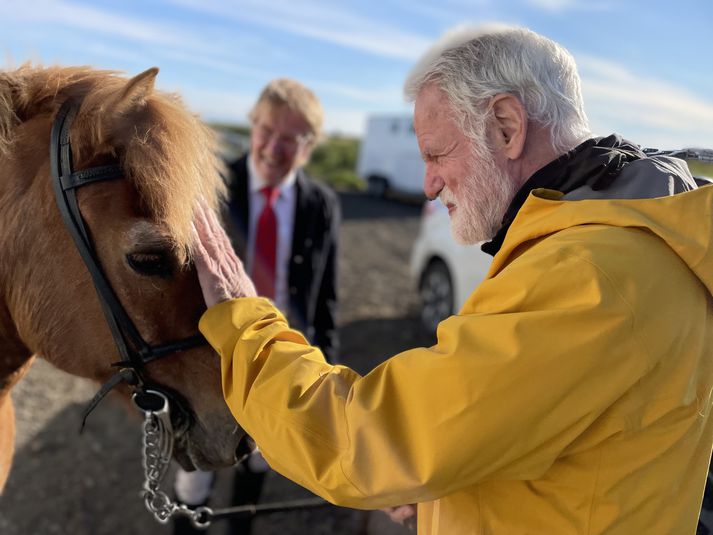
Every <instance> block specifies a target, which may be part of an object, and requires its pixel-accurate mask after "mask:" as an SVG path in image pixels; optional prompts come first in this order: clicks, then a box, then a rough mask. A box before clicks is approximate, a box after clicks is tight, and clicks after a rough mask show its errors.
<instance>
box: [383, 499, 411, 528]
mask: <svg viewBox="0 0 713 535" xmlns="http://www.w3.org/2000/svg"><path fill="white" fill-rule="evenodd" d="M382 511H384V512H385V513H386V514H387V515H389V518H391V520H393V521H394V522H396V523H397V524H401V525H402V526H406V527H407V528H409V530H411V531H416V505H415V504H408V505H399V506H398V507H388V508H386V509H382Z"/></svg>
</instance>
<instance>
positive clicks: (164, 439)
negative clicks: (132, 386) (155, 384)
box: [132, 390, 212, 529]
mask: <svg viewBox="0 0 713 535" xmlns="http://www.w3.org/2000/svg"><path fill="white" fill-rule="evenodd" d="M132 399H133V401H134V404H135V405H136V406H137V407H138V408H139V409H140V410H141V411H143V413H144V425H143V431H144V488H143V491H142V497H143V498H144V503H145V504H146V508H147V509H148V510H149V512H150V513H151V514H152V515H153V516H154V518H155V519H156V520H158V521H159V522H160V523H161V524H165V523H166V522H168V521H169V519H170V518H171V517H172V516H187V517H188V518H189V519H190V521H191V523H192V524H193V526H195V527H196V528H198V529H205V528H207V527H208V526H209V525H210V523H211V520H210V517H211V514H212V510H211V509H210V508H209V507H205V506H203V507H198V508H196V509H191V508H189V507H188V506H186V505H183V504H179V503H177V502H175V501H173V500H172V499H171V498H170V497H169V495H168V494H166V493H165V492H164V491H162V490H161V482H162V481H163V478H164V477H165V475H166V472H167V471H168V467H169V465H170V463H171V454H172V453H173V439H174V435H173V427H172V425H171V413H170V408H169V407H170V406H169V403H168V398H167V397H166V396H165V395H164V394H162V393H161V392H158V391H156V390H146V391H144V392H139V393H136V394H134V396H133V397H132Z"/></svg>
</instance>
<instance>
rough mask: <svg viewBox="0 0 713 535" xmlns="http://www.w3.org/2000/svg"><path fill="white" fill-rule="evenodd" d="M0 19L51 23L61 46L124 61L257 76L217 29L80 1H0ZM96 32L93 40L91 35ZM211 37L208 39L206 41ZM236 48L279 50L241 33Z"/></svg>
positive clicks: (227, 36) (244, 52)
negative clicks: (170, 62) (167, 61)
mask: <svg viewBox="0 0 713 535" xmlns="http://www.w3.org/2000/svg"><path fill="white" fill-rule="evenodd" d="M0 18H1V19H3V21H4V22H5V23H12V22H15V23H18V24H25V25H27V24H51V25H52V27H53V28H55V29H59V30H70V32H71V33H70V32H65V33H66V34H63V38H62V42H61V45H62V46H63V47H69V48H73V49H80V50H88V51H91V52H96V53H99V52H102V51H103V52H104V53H105V56H106V57H110V58H114V59H120V60H124V61H132V62H136V61H137V60H138V61H155V60H154V59H153V58H154V57H164V58H171V59H174V60H178V61H183V62H186V63H191V64H198V65H203V66H206V67H209V68H212V69H215V70H217V71H221V72H227V73H230V74H249V75H251V76H255V75H261V73H260V71H259V70H258V69H251V68H250V67H247V66H244V65H242V64H238V63H237V62H236V61H235V59H234V58H235V57H236V55H237V54H236V52H235V43H234V40H235V36H234V34H232V33H230V34H228V33H225V32H224V31H220V30H218V29H216V28H207V27H205V26H202V27H197V26H186V25H180V24H166V23H163V22H159V21H155V20H149V19H141V18H137V17H130V16H125V15H122V14H120V13H117V12H113V11H110V10H105V9H101V8H94V7H91V6H87V5H81V4H78V3H76V2H72V1H68V0H51V1H50V0H38V1H35V2H33V3H22V4H20V3H14V2H13V3H12V5H10V4H9V3H3V2H0ZM95 34H96V35H97V36H99V37H98V38H96V39H94V38H92V35H95ZM206 35H210V36H211V38H210V39H206V37H205V36H206ZM107 37H113V38H115V39H116V38H118V39H119V40H121V41H124V42H126V41H129V42H132V43H133V44H139V45H149V46H150V56H151V57H146V56H147V54H142V53H140V52H136V47H135V46H134V47H127V51H125V52H122V48H121V47H120V46H119V45H108V44H107V42H109V41H110V40H109V39H107ZM239 50H240V52H241V55H242V56H243V57H246V56H250V54H251V51H254V50H260V52H261V53H262V54H269V55H271V57H276V56H279V55H280V54H282V53H281V52H280V50H279V49H277V48H276V47H274V46H271V45H270V44H269V43H266V42H265V41H264V40H263V39H262V38H260V37H259V36H256V35H250V36H241V39H240V47H239Z"/></svg>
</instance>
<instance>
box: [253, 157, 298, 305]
mask: <svg viewBox="0 0 713 535" xmlns="http://www.w3.org/2000/svg"><path fill="white" fill-rule="evenodd" d="M296 181H297V172H296V171H292V172H291V173H290V174H289V175H287V177H286V178H285V180H284V181H282V183H281V184H280V185H279V186H277V188H278V190H279V195H278V197H277V200H276V201H275V204H274V206H273V209H274V211H275V217H277V256H276V264H277V265H276V266H275V278H276V280H275V299H274V302H275V306H276V307H277V308H279V309H280V310H281V311H282V312H283V313H284V314H287V304H288V302H289V301H288V298H289V293H288V286H289V281H288V277H289V268H290V256H291V254H292V231H293V229H294V222H295V204H296V202H297V190H296V187H295V182H296ZM267 185H268V184H266V183H265V181H264V180H263V178H262V177H261V176H260V174H259V173H258V172H257V170H256V169H255V166H254V165H253V162H252V159H251V158H250V156H248V192H249V195H250V210H249V213H250V221H249V222H248V249H247V259H246V260H247V262H246V264H247V269H248V273H252V265H253V258H255V234H256V232H257V220H258V218H259V217H260V213H261V212H262V209H263V208H264V206H265V197H264V196H263V194H262V193H261V192H260V190H261V189H262V188H264V187H266V186H267Z"/></svg>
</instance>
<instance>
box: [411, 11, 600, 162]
mask: <svg viewBox="0 0 713 535" xmlns="http://www.w3.org/2000/svg"><path fill="white" fill-rule="evenodd" d="M428 84H436V86H437V87H439V88H440V89H441V90H443V91H444V92H445V93H446V95H447V97H448V99H449V101H450V105H451V108H452V110H453V115H454V117H455V118H456V120H457V121H458V123H459V125H460V127H461V129H462V130H463V132H464V133H465V134H466V135H467V136H469V137H470V138H471V139H473V140H477V141H482V140H484V128H485V121H486V119H487V117H488V113H489V110H488V109H487V105H488V102H489V100H490V98H491V97H493V96H495V95H498V94H501V93H508V94H511V95H514V96H515V97H516V98H518V99H519V100H520V102H522V104H523V106H524V108H525V111H526V113H527V117H528V120H530V121H533V122H535V123H536V124H538V125H539V126H541V127H544V128H546V129H548V130H549V132H550V136H551V142H552V148H553V149H555V150H556V151H558V152H566V151H568V150H570V149H572V148H573V147H575V146H576V145H577V144H579V143H581V142H582V141H583V140H584V139H586V138H587V137H588V136H589V135H590V131H589V122H588V120H587V116H586V114H585V112H584V106H583V103H582V92H581V88H580V81H579V75H578V74H577V67H576V65H575V62H574V58H573V57H572V56H571V54H570V53H569V52H567V50H565V49H564V48H563V47H562V46H560V45H558V44H557V43H555V42H554V41H551V40H549V39H547V38H546V37H543V36H541V35H538V34H536V33H534V32H532V31H530V30H527V29H525V28H513V27H507V26H499V25H487V26H460V27H457V28H455V29H453V30H451V31H449V32H447V33H446V34H445V35H444V36H443V37H442V38H441V39H440V40H439V41H438V42H437V43H436V44H434V45H433V46H432V47H431V48H430V49H429V50H428V51H427V52H426V53H425V54H424V56H423V57H422V58H421V59H420V60H419V61H418V62H417V63H416V65H415V66H414V67H413V69H412V70H411V73H410V74H409V76H408V78H407V80H406V83H405V85H404V93H405V95H406V98H407V99H408V100H409V101H413V100H415V99H416V97H417V96H418V94H419V92H420V91H421V89H422V88H423V87H424V86H425V85H428Z"/></svg>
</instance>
